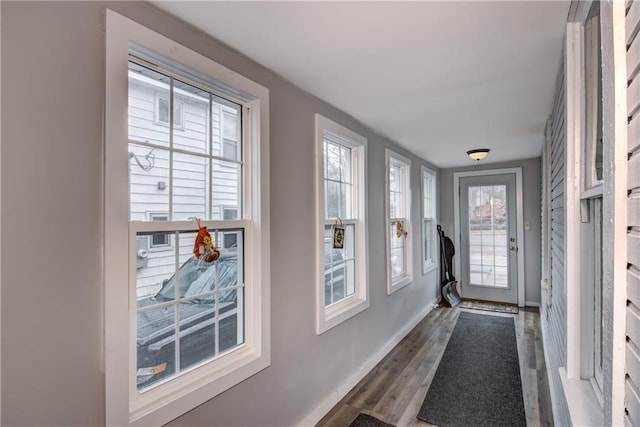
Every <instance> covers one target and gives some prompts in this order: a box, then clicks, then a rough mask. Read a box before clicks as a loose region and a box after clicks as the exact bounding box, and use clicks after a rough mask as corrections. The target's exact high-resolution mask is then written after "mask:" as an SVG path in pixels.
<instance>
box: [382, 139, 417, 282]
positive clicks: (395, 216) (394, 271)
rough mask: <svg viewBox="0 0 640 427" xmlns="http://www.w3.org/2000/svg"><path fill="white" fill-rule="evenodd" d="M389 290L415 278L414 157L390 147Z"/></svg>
mask: <svg viewBox="0 0 640 427" xmlns="http://www.w3.org/2000/svg"><path fill="white" fill-rule="evenodd" d="M386 165H387V167H386V172H387V173H386V178H387V179H386V227H387V232H386V235H387V293H388V294H391V293H393V292H395V291H397V290H398V289H400V288H402V287H404V286H406V285H408V284H409V283H411V282H412V281H413V268H412V253H411V233H412V231H413V229H412V225H411V183H410V177H411V160H409V159H408V158H406V157H404V156H401V155H400V154H398V153H395V152H393V151H391V150H388V149H387V150H386Z"/></svg>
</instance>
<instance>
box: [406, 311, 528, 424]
mask: <svg viewBox="0 0 640 427" xmlns="http://www.w3.org/2000/svg"><path fill="white" fill-rule="evenodd" d="M418 418H419V419H421V420H422V421H426V422H428V423H430V424H435V425H438V426H441V427H447V426H456V427H457V426H526V418H525V412H524V401H523V397H522V383H521V381H520V364H519V362H518V346H517V343H516V332H515V325H514V321H513V317H498V316H491V315H485V314H475V313H468V312H464V311H463V312H461V313H460V316H459V317H458V320H457V322H456V326H455V328H454V329H453V333H452V334H451V338H450V339H449V343H448V344H447V348H446V349H445V351H444V355H443V356H442V360H441V361H440V365H438V370H437V371H436V374H435V376H434V377H433V381H432V382H431V386H430V387H429V391H428V392H427V396H426V398H425V400H424V402H423V403H422V407H421V408H420V412H418Z"/></svg>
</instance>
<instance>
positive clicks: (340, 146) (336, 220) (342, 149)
mask: <svg viewBox="0 0 640 427" xmlns="http://www.w3.org/2000/svg"><path fill="white" fill-rule="evenodd" d="M322 135H323V139H322V156H323V161H322V165H323V177H322V179H323V187H324V209H323V210H324V216H325V220H324V232H325V233H326V230H327V227H329V229H333V227H335V226H339V225H342V226H343V227H344V228H345V237H346V234H347V233H346V228H347V226H351V230H352V234H353V238H352V240H353V241H352V242H347V243H345V245H349V247H351V245H353V247H352V248H351V251H352V253H353V256H352V257H348V256H345V257H343V258H342V259H341V260H340V261H337V262H333V261H330V262H329V263H327V262H326V259H325V261H324V269H323V270H324V272H325V275H326V272H327V270H328V269H330V271H329V274H330V283H331V285H330V289H331V292H330V299H329V301H327V300H326V297H325V302H324V305H325V307H329V306H332V305H334V304H337V303H339V302H341V301H344V300H345V299H347V298H349V297H351V296H353V295H355V294H357V288H356V283H357V271H356V270H357V268H356V262H357V259H356V248H355V244H356V241H357V239H358V230H357V228H358V227H357V223H358V219H357V218H351V217H347V218H342V217H340V216H339V214H340V213H341V212H342V211H343V209H342V208H343V206H342V203H343V200H342V189H343V188H344V189H345V200H344V204H345V206H344V208H345V214H347V215H346V216H355V215H354V214H356V213H357V212H358V209H357V200H358V195H357V191H358V188H357V186H356V185H355V184H354V182H355V177H356V176H357V175H356V174H357V164H358V163H357V162H358V158H357V152H358V149H357V146H355V145H353V144H352V143H350V142H349V141H348V140H347V139H345V138H343V137H341V136H340V135H338V134H335V133H333V132H330V131H328V130H326V129H325V130H323V132H322ZM330 146H332V147H335V148H336V149H337V151H338V158H339V161H338V165H339V168H338V169H339V172H338V178H337V179H336V178H330V173H329V159H328V153H329V148H330ZM346 152H348V153H349V161H348V162H347V161H346V158H345V155H344V154H345V153H346ZM343 166H344V167H343ZM330 182H334V183H337V184H338V188H339V191H338V198H337V201H338V207H337V212H338V216H329V206H328V205H329V203H328V194H329V193H328V185H329V184H328V183H330ZM347 190H348V191H347ZM349 214H351V215H349ZM323 251H324V247H323ZM342 251H344V252H345V253H346V252H347V247H346V246H345V248H344V249H342ZM349 262H352V265H353V267H352V268H353V277H351V276H349V279H351V281H350V283H347V276H346V274H345V278H344V286H343V288H344V292H343V297H342V298H340V299H337V300H335V299H334V292H333V290H334V286H333V280H334V270H335V269H336V268H339V267H340V266H343V267H344V269H345V271H346V270H347V265H348V264H349ZM323 279H324V277H323ZM324 288H325V290H326V283H325V285H324ZM349 288H350V289H353V290H354V291H353V292H352V293H348V291H347V289H349ZM325 295H326V293H325Z"/></svg>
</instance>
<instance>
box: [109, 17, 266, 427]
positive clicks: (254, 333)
mask: <svg viewBox="0 0 640 427" xmlns="http://www.w3.org/2000/svg"><path fill="white" fill-rule="evenodd" d="M106 20H107V25H106V28H107V35H106V91H105V101H106V108H105V129H107V131H106V133H105V169H104V172H105V173H104V176H105V179H104V183H103V184H104V197H105V199H104V227H105V228H104V230H105V233H104V239H105V248H104V251H105V252H104V253H105V258H104V278H103V280H104V289H105V371H106V372H105V382H106V384H105V386H106V424H107V425H118V426H122V425H163V424H166V423H168V422H169V421H171V420H173V419H175V418H177V417H178V416H180V415H182V414H184V413H185V412H187V411H189V410H191V409H193V408H194V407H196V406H198V405H200V404H202V403H204V402H206V401H207V400H209V399H211V398H213V397H215V396H216V395H218V394H220V393H222V392H224V391H225V390H227V389H229V388H230V387H233V386H234V385H236V384H238V383H239V382H241V381H243V380H245V379H246V378H248V377H250V376H251V375H254V374H256V373H257V372H259V371H261V370H262V369H264V368H266V367H267V366H269V364H270V358H271V349H270V306H269V301H270V283H269V278H270V257H269V250H270V244H269V240H270V238H269V202H268V201H269V150H268V146H269V139H268V137H269V111H268V108H269V92H268V89H266V88H264V87H263V86H260V85H258V84H257V83H254V82H252V81H250V80H248V79H246V78H244V77H243V76H241V75H239V74H237V73H235V72H233V71H231V70H229V69H227V68H225V67H223V66H221V65H219V64H217V63H215V62H213V61H212V60H210V59H208V58H206V57H204V56H202V55H200V54H198V53H196V52H194V51H192V50H190V49H188V48H186V47H184V46H182V45H179V44H177V43H175V42H173V41H171V40H169V39H168V38H166V37H164V36H162V35H160V34H158V33H156V32H154V31H151V30H149V29H147V28H145V27H143V26H141V25H139V24H137V23H135V22H134V21H131V20H129V19H127V18H125V17H123V16H121V15H119V14H117V13H115V12H113V11H111V10H107V13H106ZM130 43H135V45H136V46H144V48H146V49H149V50H150V51H153V52H155V53H157V54H159V55H162V56H163V57H164V58H168V59H169V60H170V61H175V63H176V64H184V65H185V66H187V67H190V68H192V69H195V70H198V71H199V72H202V73H203V74H206V75H208V76H213V77H215V78H216V79H217V80H218V81H220V82H221V83H222V84H225V85H228V86H229V87H233V88H235V89H237V90H238V91H239V93H241V94H243V95H245V96H246V102H244V105H245V107H246V109H245V112H244V114H245V115H246V117H245V120H248V121H249V122H248V123H250V128H251V129H258V131H256V132H253V133H249V132H247V134H246V135H245V138H244V139H245V141H246V142H245V144H246V146H247V148H248V149H247V150H246V153H245V154H244V161H245V164H246V175H245V177H246V182H247V192H246V193H245V194H244V197H245V200H244V204H243V206H244V207H245V209H246V210H245V212H246V213H247V214H246V217H247V218H250V220H248V221H246V222H243V225H246V224H247V223H248V224H249V225H248V226H246V228H245V239H246V240H247V242H248V244H247V257H248V258H250V259H251V262H247V263H246V266H245V279H246V282H245V283H246V284H247V287H246V295H245V313H246V314H245V326H246V329H245V337H246V338H245V343H244V345H242V346H241V347H239V348H238V350H236V351H233V352H231V353H229V354H227V355H225V356H222V357H220V358H219V359H216V361H215V362H212V363H209V364H207V365H206V366H205V367H204V368H199V369H198V370H197V371H193V372H197V374H196V375H190V374H185V375H183V376H180V377H177V378H176V379H175V380H172V381H170V382H168V383H166V384H165V386H163V387H162V388H160V387H157V388H154V389H153V390H150V392H148V393H145V395H144V396H142V395H141V394H140V393H138V392H137V389H136V385H135V376H133V375H132V372H135V368H136V366H135V334H134V333H133V332H132V324H133V325H135V318H134V316H132V315H131V314H130V307H129V299H130V292H131V289H130V286H129V280H130V274H131V271H132V270H133V269H132V268H131V267H130V258H131V257H130V254H129V251H130V250H131V248H132V247H133V248H135V238H132V237H131V236H132V234H130V232H129V218H128V194H127V192H126V191H123V188H127V186H128V172H127V166H128V165H127V162H126V159H127V150H128V134H127V119H126V115H123V114H122V111H125V110H126V105H128V96H127V81H128V79H127V75H128V66H127V64H128V59H129V53H130ZM119 159H122V160H119ZM107 177H108V179H107ZM171 224H172V226H173V227H178V228H181V229H185V230H192V229H193V228H194V224H193V223H192V222H190V221H186V222H179V221H178V222H172V223H171ZM137 225H139V226H140V227H142V228H144V227H145V225H144V223H137ZM211 225H212V226H213V227H215V226H216V222H215V221H211ZM220 225H224V226H226V225H227V224H226V223H224V224H220ZM147 226H148V227H150V229H149V230H150V231H153V230H155V228H154V227H156V228H157V227H160V228H162V227H165V226H167V225H166V224H164V223H163V222H158V223H148V225H147ZM125 248H128V249H129V250H126V249H125ZM250 284H253V286H252V285H250ZM127 337H129V338H128V339H127ZM127 367H128V368H127ZM193 372H192V373H193ZM157 390H160V391H158V392H156V391H157ZM152 392H153V393H152Z"/></svg>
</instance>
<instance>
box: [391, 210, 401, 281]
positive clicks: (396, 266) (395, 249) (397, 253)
mask: <svg viewBox="0 0 640 427" xmlns="http://www.w3.org/2000/svg"><path fill="white" fill-rule="evenodd" d="M390 233H391V277H397V276H401V275H402V274H403V273H404V272H405V264H404V245H405V237H404V236H400V237H398V236H397V234H396V222H395V221H392V222H391V227H390Z"/></svg>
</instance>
